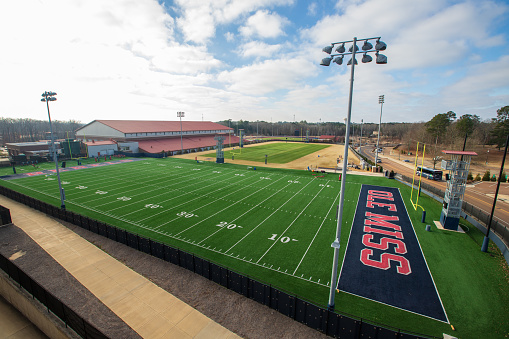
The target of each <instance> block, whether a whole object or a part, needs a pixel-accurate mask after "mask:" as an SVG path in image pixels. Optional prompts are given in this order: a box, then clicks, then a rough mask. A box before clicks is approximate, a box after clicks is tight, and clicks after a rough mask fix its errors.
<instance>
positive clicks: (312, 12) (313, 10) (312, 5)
mask: <svg viewBox="0 0 509 339" xmlns="http://www.w3.org/2000/svg"><path fill="white" fill-rule="evenodd" d="M317 9H318V5H317V3H316V2H312V3H310V4H309V6H308V15H311V16H315V15H316V11H317Z"/></svg>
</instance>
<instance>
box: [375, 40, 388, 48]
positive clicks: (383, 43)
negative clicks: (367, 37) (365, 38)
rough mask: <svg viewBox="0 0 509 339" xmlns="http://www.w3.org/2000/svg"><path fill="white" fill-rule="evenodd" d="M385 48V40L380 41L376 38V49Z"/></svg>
mask: <svg viewBox="0 0 509 339" xmlns="http://www.w3.org/2000/svg"><path fill="white" fill-rule="evenodd" d="M386 48H387V45H386V44H385V42H383V41H380V39H377V40H376V45H375V49H376V50H377V51H385V49H386Z"/></svg>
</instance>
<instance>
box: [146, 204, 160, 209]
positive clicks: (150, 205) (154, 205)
mask: <svg viewBox="0 0 509 339" xmlns="http://www.w3.org/2000/svg"><path fill="white" fill-rule="evenodd" d="M145 208H163V206H160V205H157V204H146V205H145Z"/></svg>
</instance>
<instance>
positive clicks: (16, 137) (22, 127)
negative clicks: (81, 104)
mask: <svg viewBox="0 0 509 339" xmlns="http://www.w3.org/2000/svg"><path fill="white" fill-rule="evenodd" d="M51 123H52V127H53V133H54V136H55V139H63V138H68V137H69V138H74V137H75V135H74V132H75V131H76V129H78V128H79V127H81V126H83V124H82V123H81V122H79V121H75V120H69V121H58V120H55V121H52V122H51ZM49 132H50V126H49V121H42V120H35V119H26V118H19V119H13V118H0V137H1V138H2V144H5V143H9V142H33V141H39V140H44V139H46V138H47V137H48V135H49Z"/></svg>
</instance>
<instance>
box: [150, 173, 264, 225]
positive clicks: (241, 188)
mask: <svg viewBox="0 0 509 339" xmlns="http://www.w3.org/2000/svg"><path fill="white" fill-rule="evenodd" d="M247 179H251V177H247V178H245V179H242V180H240V181H237V182H236V183H239V182H241V181H244V180H247ZM259 181H260V180H258V181H255V182H253V183H251V184H249V185H247V186H242V187H240V188H239V189H238V190H236V191H233V192H231V193H228V194H227V195H225V196H224V197H227V196H229V195H231V194H234V193H237V192H239V191H241V190H244V189H245V188H246V187H249V186H252V185H254V184H256V183H257V182H259ZM226 188H230V186H225V187H224V188H221V189H220V190H222V189H226ZM220 190H218V191H220ZM218 191H214V192H210V193H207V194H205V195H201V196H199V197H197V198H195V199H192V200H188V201H186V202H185V203H182V204H180V205H177V206H172V207H171V209H173V208H174V207H178V206H181V205H184V204H187V203H188V202H190V201H193V200H196V199H199V198H202V197H205V196H207V195H209V194H212V193H216V192H218ZM224 197H223V198H224ZM216 201H217V199H216V200H212V201H211V202H209V203H208V204H205V205H202V206H200V207H198V208H195V209H194V210H191V212H196V211H197V210H199V209H200V208H203V207H206V206H208V205H210V204H213V203H215V202H216ZM180 218H182V217H177V218H173V219H172V220H170V221H167V222H165V223H163V224H161V225H159V226H157V227H156V228H154V229H156V230H157V229H159V228H161V227H162V226H164V225H167V224H169V223H171V222H173V221H175V220H177V219H180Z"/></svg>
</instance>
